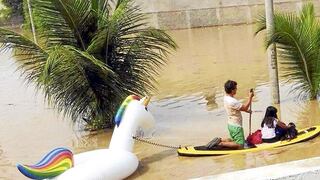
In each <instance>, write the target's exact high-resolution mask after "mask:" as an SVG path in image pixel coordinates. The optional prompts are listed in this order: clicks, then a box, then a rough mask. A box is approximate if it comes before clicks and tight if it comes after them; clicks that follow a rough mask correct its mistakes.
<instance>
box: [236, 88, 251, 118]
mask: <svg viewBox="0 0 320 180" xmlns="http://www.w3.org/2000/svg"><path fill="white" fill-rule="evenodd" d="M253 96H254V93H253V91H251V90H250V92H249V98H248V101H247V102H246V103H245V104H243V105H242V106H241V108H240V109H239V110H240V111H245V112H248V113H250V111H249V107H250V104H251V102H252V99H253Z"/></svg>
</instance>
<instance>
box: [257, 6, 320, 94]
mask: <svg viewBox="0 0 320 180" xmlns="http://www.w3.org/2000/svg"><path fill="white" fill-rule="evenodd" d="M274 23H275V31H274V33H273V34H268V36H267V39H266V45H267V47H268V46H269V45H271V44H273V43H276V45H277V53H278V55H279V56H280V61H279V62H280V63H281V64H282V66H283V76H284V78H285V79H287V80H288V81H287V82H290V83H292V84H294V85H293V89H292V92H297V93H298V94H299V97H309V98H311V99H316V98H317V96H318V95H319V92H320V25H319V21H318V20H317V18H316V17H315V12H314V7H313V5H312V4H305V5H304V6H303V8H302V10H301V12H300V13H299V14H294V13H276V14H275V15H274ZM265 29H266V21H265V17H261V18H260V19H259V22H258V30H257V32H256V33H258V32H260V31H262V30H265Z"/></svg>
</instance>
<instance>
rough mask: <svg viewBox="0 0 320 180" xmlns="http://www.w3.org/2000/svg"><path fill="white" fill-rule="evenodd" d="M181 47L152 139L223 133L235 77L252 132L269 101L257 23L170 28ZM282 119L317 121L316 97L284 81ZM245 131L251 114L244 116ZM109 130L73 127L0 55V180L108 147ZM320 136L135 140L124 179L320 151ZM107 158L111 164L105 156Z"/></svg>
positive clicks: (304, 123) (156, 104) (208, 170)
mask: <svg viewBox="0 0 320 180" xmlns="http://www.w3.org/2000/svg"><path fill="white" fill-rule="evenodd" d="M169 34H170V35H172V37H173V38H174V39H175V40H176V42H177V44H178V45H179V49H178V50H177V52H174V53H173V54H172V55H170V57H169V59H170V62H169V64H168V65H167V66H166V67H165V68H164V69H163V73H162V74H161V76H160V77H159V78H158V83H159V84H158V91H157V92H155V93H154V94H153V95H152V101H151V104H150V108H149V110H150V112H151V113H152V114H153V115H154V117H155V119H156V127H155V133H154V134H153V136H152V137H151V138H150V139H149V140H151V141H155V142H158V143H162V144H167V145H175V146H176V145H202V144H206V143H207V142H209V141H210V140H211V139H212V138H213V137H216V136H220V137H227V129H226V125H227V124H226V114H225V111H224V109H223V104H222V98H223V84H224V82H225V81H226V80H228V79H233V80H236V81H237V82H238V94H237V95H236V97H237V98H238V99H241V100H243V101H244V100H245V99H246V97H247V92H248V91H249V89H250V88H255V92H256V96H255V97H254V102H253V105H252V108H253V115H252V129H253V130H255V129H257V128H259V124H260V122H261V120H262V117H263V115H264V111H265V109H266V107H267V106H269V105H271V95H270V87H269V78H268V68H267V67H268V65H267V60H266V54H265V50H264V47H263V37H262V35H259V36H257V37H254V35H253V34H254V25H243V26H226V27H212V28H199V29H191V30H176V31H170V32H169ZM280 91H281V103H280V105H277V108H279V109H280V114H279V115H280V119H281V120H283V121H284V122H286V123H288V122H294V123H296V125H297V126H298V128H305V127H308V126H312V125H317V124H320V118H319V117H320V110H319V105H318V102H315V101H304V100H296V99H295V95H294V94H289V92H290V86H289V85H285V84H281V87H280ZM243 119H244V130H245V134H248V119H249V116H248V114H244V113H243ZM111 135H112V130H106V131H100V132H95V133H88V132H83V131H81V130H79V128H78V126H73V125H72V123H71V120H70V119H68V118H63V117H62V116H61V115H59V114H58V113H57V112H56V111H55V110H54V109H52V108H51V107H50V106H49V105H47V104H46V102H45V100H44V97H43V94H42V93H41V91H39V92H36V90H35V87H34V86H33V85H32V84H28V85H27V84H25V83H24V81H23V78H22V77H20V73H19V70H18V71H16V65H15V64H14V61H13V59H10V51H8V52H6V53H5V54H1V56H0V179H25V178H24V177H23V176H22V175H21V174H20V173H19V172H18V171H17V169H16V168H15V165H16V163H21V162H22V163H25V164H34V163H37V162H38V161H39V160H40V159H41V158H42V156H43V155H44V154H46V153H47V152H49V151H50V150H51V149H53V148H55V147H61V146H62V147H68V148H70V149H71V150H72V151H73V152H74V153H80V152H84V151H90V150H93V149H98V148H107V147H108V144H109V142H110V138H111ZM319 146H320V138H319V137H318V138H315V139H313V140H310V141H308V142H304V143H300V144H296V145H292V146H287V147H282V148H277V149H272V150H265V151H260V152H255V153H246V154H238V155H227V156H217V157H196V158H195V157H179V156H178V155H177V153H176V151H175V150H171V149H167V148H163V147H157V146H152V145H149V144H145V143H141V142H136V143H135V148H134V153H135V154H136V155H137V156H138V158H139V160H140V165H139V168H138V170H137V171H136V172H135V173H134V174H133V175H132V176H130V177H129V178H128V179H187V178H195V177H201V176H207V175H214V174H219V173H226V172H231V171H236V170H241V169H246V168H253V167H259V166H264V165H270V164H275V163H281V162H287V161H293V160H300V159H305V158H310V157H316V156H319V155H320V149H319V148H318V147H319ZM106 161H108V160H107V159H106Z"/></svg>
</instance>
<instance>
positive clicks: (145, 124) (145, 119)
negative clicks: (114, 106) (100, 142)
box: [54, 96, 154, 180]
mask: <svg viewBox="0 0 320 180" xmlns="http://www.w3.org/2000/svg"><path fill="white" fill-rule="evenodd" d="M129 97H130V96H129ZM129 97H128V98H129ZM128 98H127V99H128ZM127 99H126V100H127ZM153 126H154V119H153V116H152V115H151V113H150V112H148V111H147V110H146V106H145V105H144V104H143V99H141V100H140V101H138V100H131V101H129V103H128V104H127V105H126V108H125V111H124V112H123V116H122V118H121V122H120V124H119V125H118V126H117V125H116V127H115V129H114V132H113V135H112V138H111V142H110V145H109V149H100V150H93V151H89V152H84V153H80V154H77V155H74V167H72V168H70V169H69V170H67V171H65V172H64V173H62V174H61V175H59V176H57V177H55V178H54V179H57V180H73V179H75V180H107V179H108V180H109V179H110V180H112V179H124V178H126V177H128V176H130V175H131V174H132V173H133V172H135V171H136V169H137V167H138V164H139V161H138V158H137V157H136V155H135V154H133V153H132V150H133V145H134V139H133V138H132V136H133V135H135V133H136V131H137V129H138V128H141V129H149V128H151V127H153Z"/></svg>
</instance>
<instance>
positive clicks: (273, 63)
mask: <svg viewBox="0 0 320 180" xmlns="http://www.w3.org/2000/svg"><path fill="white" fill-rule="evenodd" d="M265 11H266V25H267V36H270V35H271V34H273V33H274V21H273V0H265ZM267 58H268V65H269V77H270V83H271V94H272V102H273V103H274V104H279V103H280V93H279V79H278V63H277V51H276V44H272V45H270V46H269V47H268V49H267Z"/></svg>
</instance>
